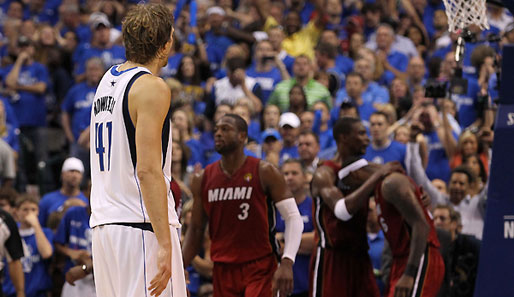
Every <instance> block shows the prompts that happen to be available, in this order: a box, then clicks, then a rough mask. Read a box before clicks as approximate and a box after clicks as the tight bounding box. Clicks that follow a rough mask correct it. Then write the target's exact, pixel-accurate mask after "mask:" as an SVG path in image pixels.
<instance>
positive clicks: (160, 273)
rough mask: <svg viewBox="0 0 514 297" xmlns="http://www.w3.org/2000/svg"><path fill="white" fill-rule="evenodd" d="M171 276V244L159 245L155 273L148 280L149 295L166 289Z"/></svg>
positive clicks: (157, 294) (156, 294)
mask: <svg viewBox="0 0 514 297" xmlns="http://www.w3.org/2000/svg"><path fill="white" fill-rule="evenodd" d="M170 278H171V246H170V247H168V248H165V247H159V252H158V253H157V274H156V275H155V276H154V278H153V279H152V281H151V282H150V287H149V288H148V290H149V291H150V295H152V296H159V295H161V293H162V291H164V289H166V286H167V285H168V282H169V280H170Z"/></svg>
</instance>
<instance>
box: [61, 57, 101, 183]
mask: <svg viewBox="0 0 514 297" xmlns="http://www.w3.org/2000/svg"><path fill="white" fill-rule="evenodd" d="M104 71H105V67H104V64H103V62H102V60H101V59H100V58H96V57H93V58H91V59H89V60H88V61H87V62H86V80H85V81H84V82H81V83H77V84H75V85H74V86H73V87H72V88H71V89H70V90H69V91H68V94H66V97H65V99H64V102H63V103H62V106H61V109H62V116H61V120H62V127H63V130H64V134H65V135H66V138H67V139H68V142H69V143H70V155H71V156H72V157H77V158H79V159H80V160H81V161H82V162H83V163H84V164H85V167H86V175H88V172H89V149H88V148H84V147H81V146H80V145H79V144H78V140H79V138H80V137H81V135H82V134H84V135H82V138H84V137H89V122H90V118H91V105H92V104H93V100H94V97H95V92H96V87H97V85H98V83H99V82H100V79H101V78H102V75H103V73H104Z"/></svg>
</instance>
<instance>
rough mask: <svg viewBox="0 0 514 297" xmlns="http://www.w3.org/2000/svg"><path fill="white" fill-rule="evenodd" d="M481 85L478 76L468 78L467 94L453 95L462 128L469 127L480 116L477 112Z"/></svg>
mask: <svg viewBox="0 0 514 297" xmlns="http://www.w3.org/2000/svg"><path fill="white" fill-rule="evenodd" d="M479 91H480V85H479V84H478V81H477V79H476V78H468V92H467V93H466V94H462V95H457V94H453V95H452V100H453V102H455V105H456V108H457V114H458V117H459V124H460V126H461V128H462V129H466V128H467V127H469V126H470V125H471V124H473V122H475V120H476V119H477V117H478V114H477V99H478V96H477V95H478V92H479Z"/></svg>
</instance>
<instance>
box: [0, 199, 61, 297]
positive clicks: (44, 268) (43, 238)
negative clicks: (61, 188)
mask: <svg viewBox="0 0 514 297" xmlns="http://www.w3.org/2000/svg"><path fill="white" fill-rule="evenodd" d="M16 204H17V206H16V217H17V218H18V221H19V224H18V226H19V229H20V235H21V239H22V240H23V243H24V251H25V256H24V257H23V258H22V259H21V264H22V266H23V272H24V275H25V296H27V297H45V296H48V295H47V294H48V292H49V290H50V289H51V288H52V280H51V279H50V274H49V273H48V268H49V264H50V262H49V259H50V257H52V255H53V246H52V242H53V233H52V230H50V229H48V228H43V227H41V225H40V224H39V220H38V211H39V207H38V201H37V199H36V198H33V197H31V196H28V195H25V196H22V197H21V198H20V199H19V200H18V201H17V203H16ZM3 291H4V293H5V295H6V296H13V297H14V296H16V292H15V289H14V286H13V283H12V282H11V279H10V277H9V275H8V274H6V279H5V280H4V283H3Z"/></svg>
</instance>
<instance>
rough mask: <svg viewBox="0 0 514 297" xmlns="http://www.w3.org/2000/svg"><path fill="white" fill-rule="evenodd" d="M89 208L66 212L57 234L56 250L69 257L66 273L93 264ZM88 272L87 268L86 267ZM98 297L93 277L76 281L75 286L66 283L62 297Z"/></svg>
mask: <svg viewBox="0 0 514 297" xmlns="http://www.w3.org/2000/svg"><path fill="white" fill-rule="evenodd" d="M90 215H91V209H90V208H89V207H83V206H74V207H71V208H69V209H68V210H66V212H65V214H64V216H63V218H62V220H61V222H60V224H59V227H58V229H57V232H56V233H55V239H54V242H55V249H56V250H57V251H58V252H59V253H60V254H62V255H64V256H66V257H67V261H66V265H65V268H64V272H65V273H66V272H67V271H68V270H70V269H71V268H72V267H74V266H75V265H78V264H86V263H89V264H90V263H91V262H90V259H91V229H90V227H89V217H90ZM86 270H87V267H86ZM75 296H88V297H89V296H96V294H95V284H94V281H93V276H92V275H91V274H89V275H87V276H86V277H85V278H83V279H80V280H76V281H75V282H74V286H71V285H70V284H69V283H65V284H64V287H63V289H62V295H61V297H75Z"/></svg>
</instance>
